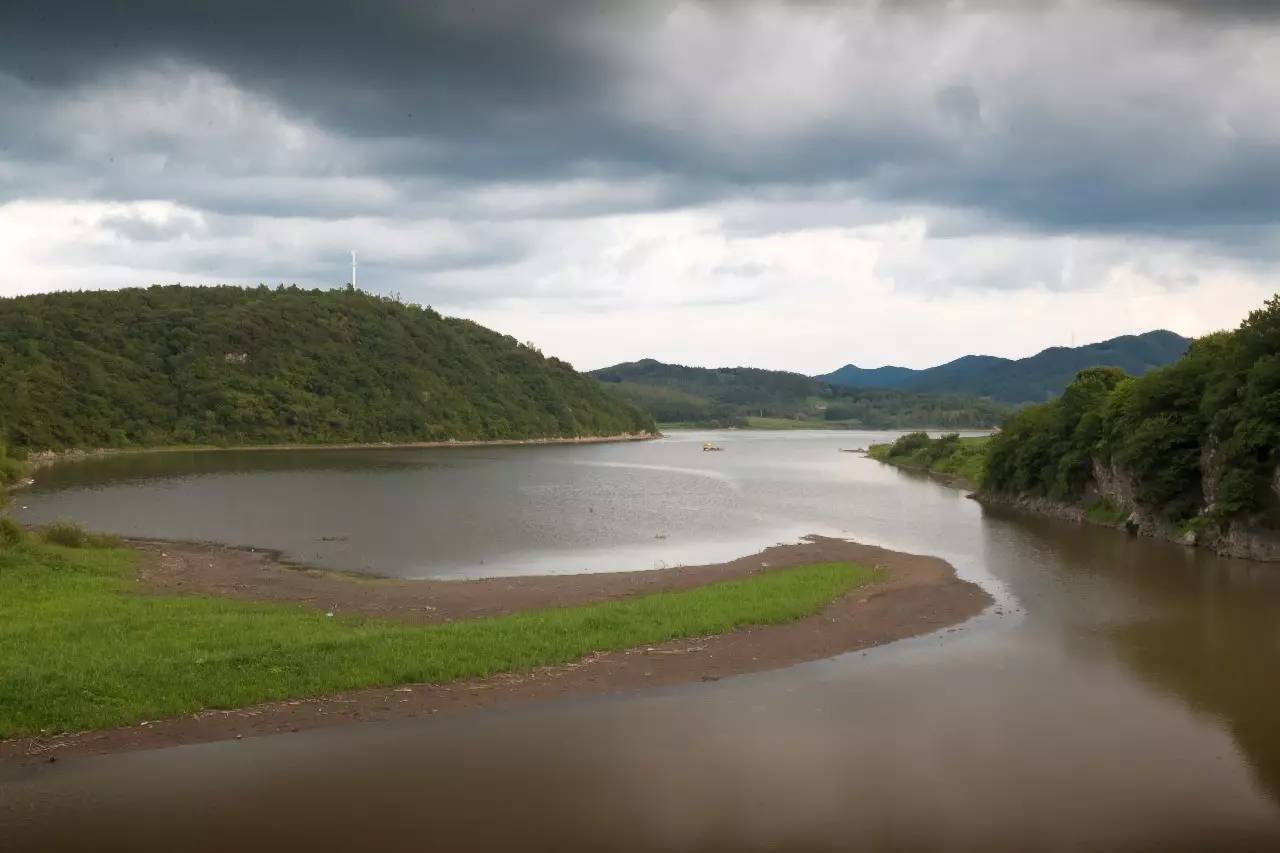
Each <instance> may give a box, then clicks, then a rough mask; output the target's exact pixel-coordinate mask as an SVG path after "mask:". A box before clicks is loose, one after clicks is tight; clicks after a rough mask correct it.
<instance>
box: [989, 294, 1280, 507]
mask: <svg viewBox="0 0 1280 853" xmlns="http://www.w3.org/2000/svg"><path fill="white" fill-rule="evenodd" d="M1094 459H1097V460H1099V461H1100V462H1102V463H1104V464H1107V465H1111V466H1115V468H1116V469H1117V470H1119V471H1122V472H1124V474H1125V475H1126V476H1128V477H1131V479H1132V481H1133V483H1134V485H1135V487H1136V495H1135V497H1136V499H1137V500H1138V501H1139V502H1140V503H1141V504H1142V505H1143V506H1145V507H1147V508H1149V509H1151V510H1152V511H1154V512H1156V513H1158V514H1159V515H1160V516H1162V517H1163V518H1164V519H1165V520H1167V521H1170V522H1175V523H1177V522H1186V521H1188V520H1190V519H1192V518H1193V517H1196V516H1203V517H1204V519H1205V520H1207V521H1209V522H1211V523H1213V524H1215V525H1219V526H1220V525H1221V524H1223V523H1224V522H1226V521H1229V520H1231V519H1235V518H1240V517H1250V518H1253V519H1254V520H1257V521H1263V522H1266V523H1271V524H1274V523H1275V520H1276V512H1277V507H1276V493H1275V490H1274V487H1273V477H1274V476H1275V472H1276V469H1277V466H1280V295H1278V296H1275V297H1273V298H1272V299H1270V300H1269V301H1268V302H1267V303H1266V305H1265V306H1264V307H1263V308H1261V309H1259V310H1257V311H1254V312H1253V313H1251V314H1250V315H1249V317H1248V319H1246V320H1245V321H1244V322H1243V323H1242V324H1241V326H1240V328H1239V329H1238V330H1236V331H1234V332H1222V333H1218V334H1214V335H1209V336H1207V337H1205V338H1202V339H1200V340H1197V341H1195V342H1194V343H1193V344H1192V346H1191V348H1190V350H1189V351H1188V352H1187V354H1186V355H1185V356H1184V357H1183V358H1182V359H1180V360H1179V361H1177V362H1175V363H1174V364H1172V365H1170V366H1168V367H1165V368H1162V369H1159V370H1154V371H1151V372H1150V373H1148V374H1147V375H1145V376H1142V377H1140V378H1137V379H1134V378H1130V377H1127V376H1125V375H1124V373H1123V372H1121V371H1119V370H1115V369H1110V368H1093V369H1090V370H1084V371H1081V372H1080V374H1079V375H1078V376H1077V378H1076V380H1075V381H1074V382H1073V383H1072V384H1071V385H1070V386H1069V387H1068V388H1067V390H1066V392H1065V393H1064V394H1063V396H1062V398H1061V399H1059V400H1055V401H1053V402H1051V403H1045V404H1042V405H1038V406H1031V407H1029V408H1026V409H1023V410H1021V411H1020V412H1018V413H1017V414H1015V415H1013V416H1012V417H1010V418H1009V420H1008V421H1007V422H1006V424H1005V427H1004V432H1003V433H1002V434H1001V435H1000V436H998V437H997V439H996V440H994V441H993V442H992V444H991V450H990V456H989V459H988V465H987V483H986V484H987V486H988V487H989V488H990V489H992V490H995V491H1000V492H1011V493H1024V494H1035V495H1044V496H1048V497H1051V498H1055V499H1060V500H1075V499H1078V498H1079V497H1081V495H1082V493H1083V491H1084V489H1085V486H1086V485H1087V483H1088V482H1089V480H1090V477H1091V474H1092V465H1093V460H1094ZM1206 492H1207V494H1206Z"/></svg>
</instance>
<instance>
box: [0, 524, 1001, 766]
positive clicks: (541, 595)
mask: <svg viewBox="0 0 1280 853" xmlns="http://www.w3.org/2000/svg"><path fill="white" fill-rule="evenodd" d="M130 544H132V545H133V546H134V547H136V548H138V549H139V550H140V551H142V552H143V555H144V557H143V560H142V565H141V568H140V571H139V587H140V591H141V592H143V593H144V594H149V593H160V594H166V595H171V594H175V593H176V594H198V595H219V596H225V597H228V598H236V599H242V600H248V601H276V602H292V603H298V604H303V605H307V606H310V607H316V608H320V609H323V610H325V611H335V612H342V613H360V614H365V615H368V616H376V617H381V618H388V619H398V620H404V621H408V622H416V623H431V622H442V621H447V620H450V619H465V618H475V617H481V616H496V615H502V614H507V613H514V612H518V611H521V610H529V609H535V608H541V607H549V606H554V605H573V604H585V603H588V602H595V601H606V600H611V599H619V598H626V597H628V596H633V595H645V594H650V593H653V592H659V591H664V590H675V589H688V588H691V587H695V586H700V585H703V584H707V583H714V582H716V581H720V580H727V579H730V578H739V577H745V576H748V575H752V574H756V573H759V572H767V571H775V570H777V569H783V568H788V567H792V566H798V565H804V564H807V563H819V562H855V563H861V564H863V565H867V566H878V567H881V568H884V569H887V570H888V575H887V578H886V579H885V580H883V581H879V582H876V583H874V584H871V585H869V586H863V587H859V588H858V589H855V590H853V591H852V592H851V593H849V594H848V595H846V596H843V597H842V598H840V599H837V600H836V601H834V602H832V603H831V604H830V605H828V606H827V607H826V608H825V609H824V610H823V611H822V612H821V613H819V614H817V615H814V616H811V617H808V618H806V619H801V620H799V621H796V622H792V623H788V624H785V625H777V626H770V627H764V628H744V629H741V630H738V631H734V632H731V633H728V634H722V635H717V636H713V637H704V638H699V639H683V640H677V641H674V642H671V643H666V644H663V645H658V646H652V647H646V648H640V649H632V650H629V651H623V652H608V653H600V654H595V655H591V656H589V657H587V658H584V659H583V660H580V661H577V662H575V663H571V664H567V665H564V666H555V667H544V668H541V669H537V670H534V671H532V672H523V673H512V674H504V675H497V676H492V677H489V678H484V679H476V680H471V681H461V682H451V683H448V684H413V685H400V686H394V687H383V688H374V689H365V690H353V691H349V692H346V693H342V694H338V695H335V696H323V697H316V698H309V699H297V700H289V701H283V702H270V703H266V704H262V705H256V706H253V707H249V708H242V709H237V710H229V711H221V710H214V711H203V712H201V713H198V714H195V715H192V716H187V717H178V718H172V719H165V720H156V721H148V722H144V723H141V724H139V725H135V726H122V727H119V728H114V729H107V730H102V731H92V732H81V733H76V734H69V735H60V736H48V737H43V736H42V737H35V738H18V739H12V740H8V741H0V760H6V761H18V762H26V763H34V762H40V761H49V760H54V759H56V758H58V757H64V756H81V755H94V754H100V753H107V752H122V751H128V750H137V749H153V748H158V747H165V746H173V745H177V744H184V743H200V742H205V741H213V740H224V739H230V738H240V737H253V736H256V735H265V734H277V733H283V732H291V731H299V730H301V729H310V728H317V727H321V726H333V725H342V724H347V723H352V722H360V721H375V720H392V719H402V718H406V717H418V716H429V715H432V714H447V713H455V712H460V711H465V710H468V709H471V708H479V707H487V706H491V705H496V704H499V703H508V702H528V701H536V700H542V699H551V698H558V697H565V696H585V695H591V694H601V693H612V692H620V691H627V690H633V689H636V688H641V687H647V686H658V685H673V684H681V683H688V682H697V681H714V680H717V679H720V678H724V677H727V676H731V675H739V674H743V673H749V672H759V671H762V670H768V669H776V668H779V667H784V666H789V665H792V664H796V663H800V662H803V661H811V660H818V659H822V658H828V657H833V656H835V655H838V654H842V653H844V652H849V651H856V650H859V649H865V648H868V647H870V646H875V645H880V644H883V643H888V642H892V641H894V640H900V639H904V638H906V637H912V636H916V635H919V634H926V633H929V632H932V631H936V630H938V629H940V628H945V627H948V626H951V625H955V624H957V623H960V622H963V621H965V620H967V619H969V618H970V617H972V616H975V615H977V614H978V613H980V612H982V611H983V610H984V609H985V608H986V607H987V606H988V605H989V604H991V603H992V599H991V597H990V596H989V595H988V594H987V593H986V592H985V591H984V590H983V589H982V588H981V587H979V586H977V585H976V584H973V583H970V582H968V581H963V580H960V579H959V578H957V577H956V575H955V571H954V570H953V569H952V567H951V565H950V564H948V563H946V562H944V561H943V560H939V559H937V558H934V557H924V556H919V555H915V554H904V553H900V552H896V551H888V550H885V549H883V548H876V547H874V546H870V545H861V544H858V543H855V542H848V541H845V540H841V539H828V538H823V537H808V538H807V539H806V540H805V541H804V542H803V543H801V544H797V545H778V546H774V547H772V548H768V549H765V550H764V551H762V552H760V553H759V554H754V555H752V556H749V557H742V558H740V559H737V560H731V561H729V562H726V563H716V564H711V565H705V566H686V567H675V568H669V569H658V570H653V571H641V572H624V573H608V574H588V575H546V576H530V577H519V578H492V579H485V580H467V581H444V580H425V581H403V580H384V579H361V578H354V577H350V576H346V575H339V574H334V573H330V572H321V571H315V570H307V569H297V568H290V567H287V566H284V565H281V564H280V563H278V562H276V561H275V559H274V558H273V557H272V556H271V555H270V554H266V553H263V552H251V551H246V550H242V549H235V548H223V547H218V546H209V545H189V544H177V543H161V542H133V543H130Z"/></svg>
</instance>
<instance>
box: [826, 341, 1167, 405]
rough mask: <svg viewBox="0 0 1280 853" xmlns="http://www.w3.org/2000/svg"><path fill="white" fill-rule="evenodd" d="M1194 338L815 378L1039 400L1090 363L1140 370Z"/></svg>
mask: <svg viewBox="0 0 1280 853" xmlns="http://www.w3.org/2000/svg"><path fill="white" fill-rule="evenodd" d="M1190 343H1191V340H1190V339H1189V338H1184V337H1182V336H1181V335H1179V334H1175V333H1174V332H1170V331H1167V330H1165V329H1160V330H1157V331H1154V332H1147V333H1146V334H1142V335H1123V336H1121V337H1118V338H1112V339H1111V340H1109V341H1102V342H1101V343H1096V344H1086V345H1085V346H1079V347H1050V348H1049V349H1047V350H1043V351H1042V352H1039V353H1036V354H1035V355H1033V356H1030V357H1028V358H1019V359H1008V358H998V357H996V356H992V355H966V356H963V357H961V358H957V359H956V360H955V361H949V362H947V363H946V364H940V365H938V366H937V367H929V368H925V369H923V370H913V369H911V368H909V367H892V366H890V367H876V368H871V369H866V368H861V367H857V366H855V365H852V364H846V365H845V366H844V367H842V368H840V369H839V370H834V371H832V372H831V373H827V374H824V375H822V376H816V377H814V378H815V379H818V380H820V381H822V382H826V383H829V384H831V385H836V386H841V387H846V388H892V389H896V390H899V391H915V392H918V393H950V394H969V395H973V396H976V397H987V398H989V399H992V400H998V401H1000V402H1003V403H1014V404H1018V403H1039V402H1043V401H1045V400H1048V399H1051V398H1053V397H1056V396H1058V395H1059V394H1061V393H1062V389H1064V388H1066V387H1067V384H1068V383H1069V382H1070V381H1071V380H1072V379H1073V378H1074V377H1075V375H1076V373H1077V372H1078V371H1081V370H1084V369H1085V368H1086V367H1100V366H1106V367H1119V368H1120V369H1121V370H1123V371H1124V372H1125V373H1128V374H1131V375H1133V376H1140V375H1142V374H1143V373H1146V372H1147V371H1148V370H1151V369H1152V368H1155V367H1163V366H1164V365H1166V364H1170V363H1172V362H1174V361H1176V360H1177V359H1178V358H1180V357H1181V356H1182V354H1183V353H1185V352H1186V351H1187V346H1188V345H1189V344H1190Z"/></svg>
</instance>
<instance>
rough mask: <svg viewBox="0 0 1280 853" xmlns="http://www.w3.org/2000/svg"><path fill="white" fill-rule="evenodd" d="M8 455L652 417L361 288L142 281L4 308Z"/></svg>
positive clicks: (452, 435)
mask: <svg viewBox="0 0 1280 853" xmlns="http://www.w3.org/2000/svg"><path fill="white" fill-rule="evenodd" d="M0 364H3V365H4V373H5V382H4V383H3V385H2V386H0V425H4V427H5V435H4V436H0V437H7V439H8V443H9V445H10V446H11V447H13V448H16V449H19V450H21V449H27V450H41V449H47V448H48V449H61V448H71V447H79V448H95V447H133V446H147V445H168V444H215V445H226V444H263V443H292V442H297V443H329V442H377V441H393V442H394V441H432V440H448V439H458V440H467V439H520V438H541V437H575V436H588V435H613V434H618V433H637V432H647V431H650V430H652V429H653V422H652V420H651V419H650V418H649V416H648V415H646V414H645V413H643V412H641V411H640V410H639V409H637V408H635V407H634V406H632V405H629V404H627V403H626V402H624V401H622V400H619V399H618V398H617V397H616V396H613V395H610V394H606V393H604V391H603V390H602V389H601V388H600V387H599V385H598V384H597V383H596V382H594V381H592V380H590V379H588V378H586V377H584V376H582V375H581V374H579V373H577V372H576V371H574V370H573V368H572V367H570V366H569V365H568V364H566V363H564V362H562V361H559V360H558V359H555V358H546V357H543V355H542V354H541V353H540V352H538V351H537V350H536V349H534V348H532V347H530V346H526V345H523V344H520V343H518V342H517V341H516V340H515V339H514V338H511V337H508V336H505V335H500V334H498V333H496V332H493V331H490V330H489V329H486V328H484V327H483V326H480V325H478V324H476V323H473V322H470V321H468V320H459V319H454V318H448V317H442V316H441V315H439V314H438V313H436V312H435V311H433V310H431V309H430V308H420V307H417V306H411V305H403V304H400V303H399V302H396V301H394V300H391V299H386V298H380V297H376V296H373V295H370V294H367V293H363V292H361V291H357V290H352V289H346V290H333V291H316V290H303V289H300V288H297V287H287V288H286V287H279V288H275V289H271V288H267V287H258V288H239V287H183V286H168V287H150V288H146V289H130V290H118V291H100V292H86V293H51V294H41V295H36V296H22V297H17V298H9V299H0Z"/></svg>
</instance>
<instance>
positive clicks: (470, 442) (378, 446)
mask: <svg viewBox="0 0 1280 853" xmlns="http://www.w3.org/2000/svg"><path fill="white" fill-rule="evenodd" d="M656 438H662V433H661V432H649V433H642V432H637V433H630V432H628V433H619V434H617V435H584V436H546V437H542V438H492V439H490V438H484V439H466V440H462V441H459V440H456V439H446V440H444V441H353V442H339V443H332V444H303V443H296V444H288V443H286V444H234V445H227V446H225V447H224V446H221V445H216V444H190V445H182V444H178V445H173V444H170V445H159V446H157V447H101V448H96V449H93V450H42V451H39V452H36V453H31V454H28V456H27V460H26V461H27V464H28V465H29V466H30V469H31V470H35V469H37V468H44V467H47V466H49V465H56V464H58V463H61V462H79V461H83V460H86V459H98V458H101V457H104V456H124V455H131V454H135V453H192V452H198V453H206V452H216V451H259V450H410V449H421V448H439V447H459V448H464V447H517V446H522V445H547V444H616V443H620V442H626V441H651V440H653V439H656Z"/></svg>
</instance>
